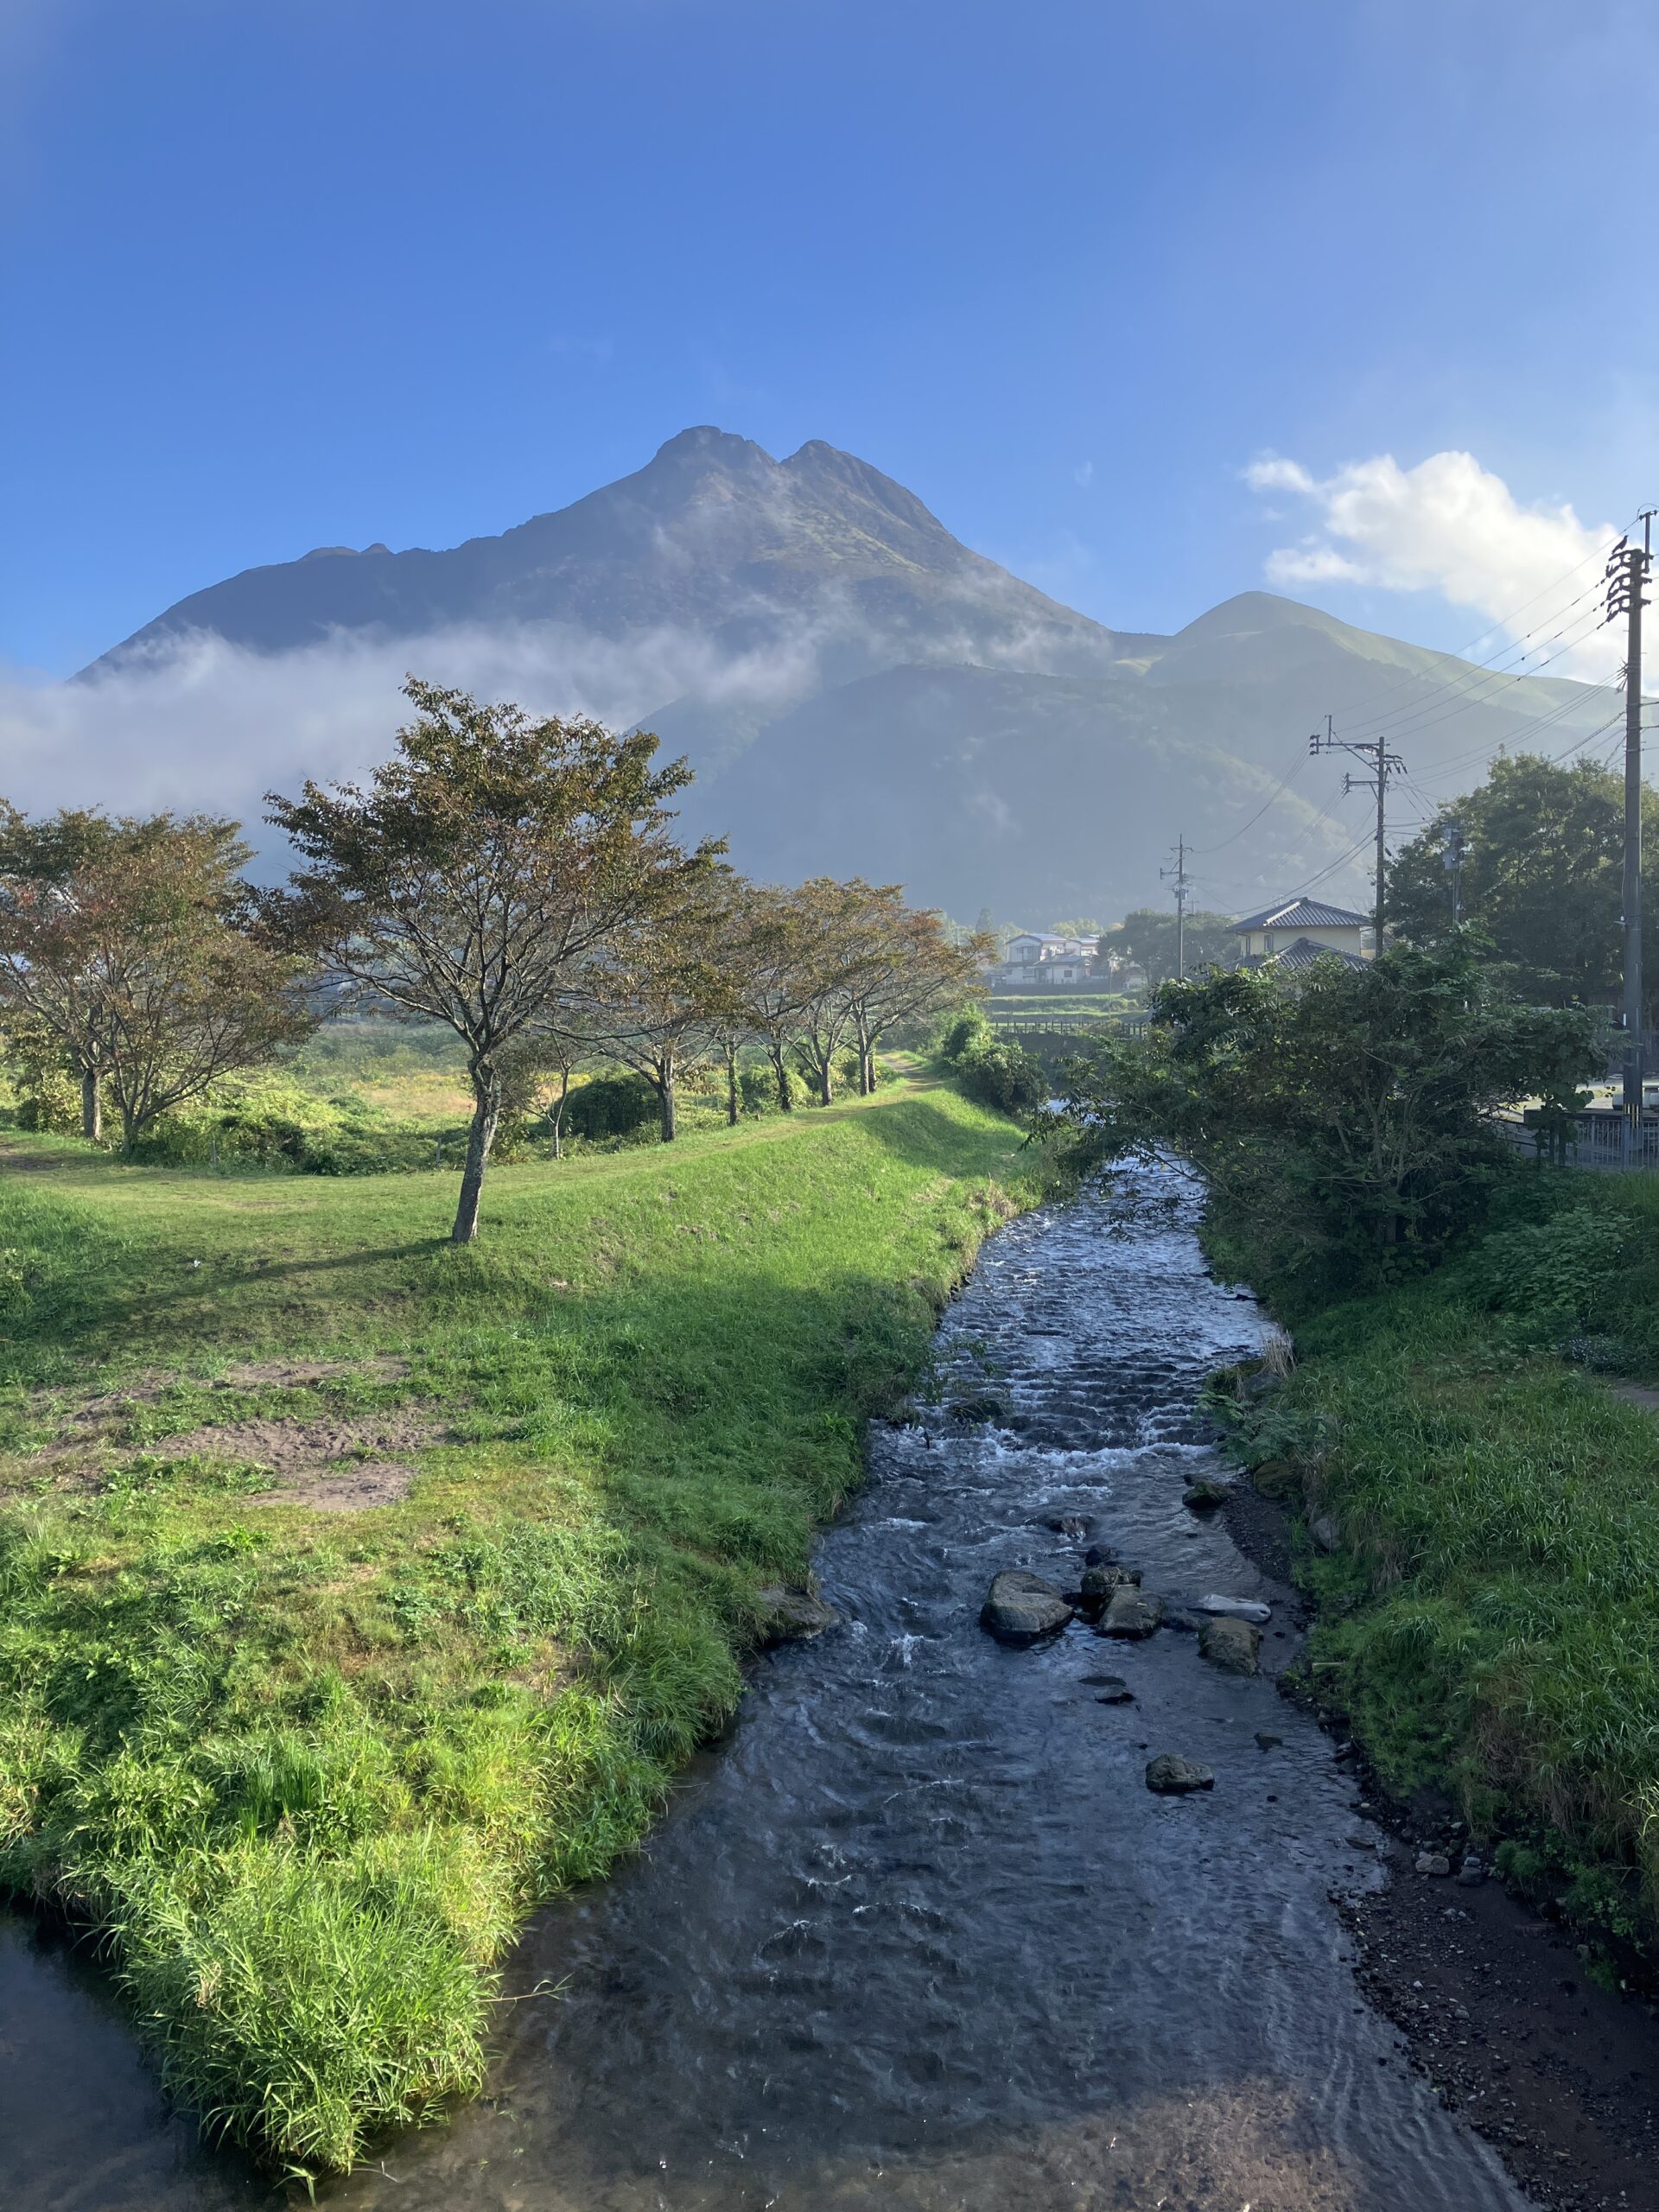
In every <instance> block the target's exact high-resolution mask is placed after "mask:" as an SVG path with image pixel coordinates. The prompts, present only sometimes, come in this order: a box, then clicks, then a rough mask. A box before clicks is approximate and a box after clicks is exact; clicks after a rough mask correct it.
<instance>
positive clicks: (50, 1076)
mask: <svg viewBox="0 0 1659 2212" xmlns="http://www.w3.org/2000/svg"><path fill="white" fill-rule="evenodd" d="M13 1065H14V1070H15V1074H14V1082H13V1087H14V1089H15V1090H16V1094H17V1105H16V1114H15V1119H16V1124H17V1127H18V1128H20V1129H35V1130H41V1131H48V1130H49V1131H51V1132H52V1133H53V1134H54V1135H62V1134H67V1132H68V1131H70V1130H72V1129H78V1128H79V1127H80V1085H79V1084H78V1083H73V1082H71V1080H70V1078H69V1077H67V1075H65V1074H64V1072H63V1071H62V1070H61V1069H60V1068H55V1067H51V1066H41V1065H39V1064H38V1063H37V1064H34V1065H29V1064H25V1065H22V1066H21V1067H19V1066H17V1065H16V1062H14V1063H13Z"/></svg>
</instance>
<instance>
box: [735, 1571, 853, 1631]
mask: <svg viewBox="0 0 1659 2212" xmlns="http://www.w3.org/2000/svg"><path fill="white" fill-rule="evenodd" d="M754 1596H755V1603H756V1605H758V1606H759V1607H760V1624H759V1628H760V1641H761V1643H767V1644H771V1643H805V1641H806V1640H807V1638H808V1637H814V1636H822V1635H823V1631H824V1630H825V1629H827V1628H833V1627H834V1626H835V1624H836V1621H837V1620H838V1619H839V1618H841V1617H840V1615H839V1614H838V1613H836V1611H834V1609H833V1608H832V1607H830V1606H829V1605H825V1604H824V1602H823V1599H821V1598H815V1597H813V1595H812V1594H811V1592H810V1591H807V1590H785V1588H784V1586H783V1585H782V1583H780V1582H773V1583H771V1584H769V1585H768V1586H766V1589H764V1590H757V1591H756V1592H755V1593H754Z"/></svg>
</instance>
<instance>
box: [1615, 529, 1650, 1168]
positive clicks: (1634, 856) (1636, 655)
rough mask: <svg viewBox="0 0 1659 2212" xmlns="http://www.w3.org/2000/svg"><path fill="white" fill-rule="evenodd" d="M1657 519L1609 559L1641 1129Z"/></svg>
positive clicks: (1628, 1095) (1627, 1068)
mask: <svg viewBox="0 0 1659 2212" xmlns="http://www.w3.org/2000/svg"><path fill="white" fill-rule="evenodd" d="M1653 513H1654V511H1653V509H1652V508H1651V507H1648V508H1644V509H1643V514H1642V543H1641V544H1640V545H1639V546H1638V545H1630V544H1627V543H1625V541H1624V539H1623V538H1621V539H1620V540H1619V542H1618V544H1617V545H1616V546H1615V547H1614V548H1613V550H1612V551H1611V553H1610V554H1609V556H1607V620H1609V621H1610V622H1615V621H1617V620H1618V617H1619V616H1620V615H1621V614H1622V615H1623V616H1624V620H1625V624H1626V629H1627V639H1628V642H1627V644H1626V647H1625V658H1624V1008H1623V1013H1624V1025H1623V1026H1624V1114H1625V1118H1626V1120H1627V1121H1628V1122H1630V1128H1631V1130H1632V1132H1634V1131H1635V1130H1636V1129H1637V1128H1640V1127H1641V1123H1642V1077H1643V1065H1642V1062H1643V1051H1642V1045H1643V1033H1642V609H1643V607H1645V606H1646V605H1647V603H1648V602H1647V601H1646V600H1645V599H1644V598H1643V595H1642V588H1643V585H1644V584H1645V583H1646V582H1647V580H1648V573H1649V569H1651V567H1652V565H1653Z"/></svg>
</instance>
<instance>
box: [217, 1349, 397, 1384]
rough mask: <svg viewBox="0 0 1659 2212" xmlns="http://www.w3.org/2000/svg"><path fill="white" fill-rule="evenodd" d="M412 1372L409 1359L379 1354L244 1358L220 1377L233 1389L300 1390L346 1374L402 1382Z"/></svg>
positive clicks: (366, 1378) (388, 1381)
mask: <svg viewBox="0 0 1659 2212" xmlns="http://www.w3.org/2000/svg"><path fill="white" fill-rule="evenodd" d="M408 1372H409V1362H408V1361H407V1360H406V1359H393V1358H391V1357H390V1356H389V1355H377V1356H376V1357H374V1358H372V1359H357V1360H351V1359H243V1360H238V1361H237V1362H236V1363H235V1364H234V1365H233V1366H231V1367H227V1368H226V1370H225V1372H224V1374H223V1375H222V1376H219V1381H220V1382H222V1383H229V1384H230V1385H231V1386H232V1389H238V1390H259V1389H273V1388H275V1389H300V1388H302V1387H303V1386H304V1385H306V1384H308V1383H338V1382H340V1380H342V1379H343V1378H344V1377H345V1376H348V1375H349V1376H360V1377H361V1378H362V1380H363V1381H365V1382H367V1383H401V1382H402V1380H403V1378H404V1376H405V1375H407V1374H408Z"/></svg>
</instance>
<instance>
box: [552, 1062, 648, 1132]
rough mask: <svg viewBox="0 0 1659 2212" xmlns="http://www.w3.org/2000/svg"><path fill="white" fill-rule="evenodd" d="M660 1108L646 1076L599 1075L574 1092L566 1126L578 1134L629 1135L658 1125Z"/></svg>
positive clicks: (566, 1117) (565, 1113)
mask: <svg viewBox="0 0 1659 2212" xmlns="http://www.w3.org/2000/svg"><path fill="white" fill-rule="evenodd" d="M660 1110H661V1109H660V1108H659V1106H658V1099H657V1094H656V1092H655V1091H654V1090H652V1087H651V1085H650V1084H649V1083H647V1082H646V1080H645V1077H644V1076H639V1075H607V1076H596V1077H594V1080H593V1081H592V1082H591V1083H584V1084H582V1085H581V1086H580V1087H579V1088H578V1089H577V1090H573V1091H572V1092H571V1093H570V1096H569V1102H568V1103H567V1104H566V1106H565V1109H564V1126H565V1128H567V1129H568V1130H569V1133H570V1135H572V1136H575V1137H588V1138H589V1139H595V1140H596V1139H600V1138H604V1137H626V1136H632V1135H633V1134H634V1132H635V1131H636V1130H639V1129H645V1128H655V1127H656V1124H657V1120H658V1114H659V1112H660Z"/></svg>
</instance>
